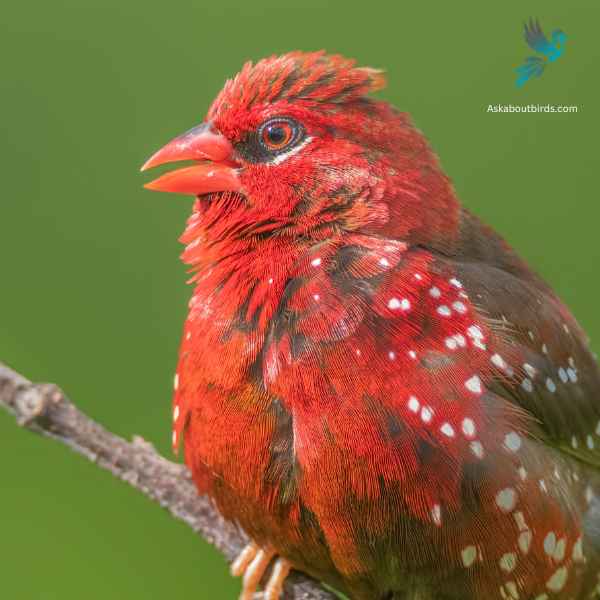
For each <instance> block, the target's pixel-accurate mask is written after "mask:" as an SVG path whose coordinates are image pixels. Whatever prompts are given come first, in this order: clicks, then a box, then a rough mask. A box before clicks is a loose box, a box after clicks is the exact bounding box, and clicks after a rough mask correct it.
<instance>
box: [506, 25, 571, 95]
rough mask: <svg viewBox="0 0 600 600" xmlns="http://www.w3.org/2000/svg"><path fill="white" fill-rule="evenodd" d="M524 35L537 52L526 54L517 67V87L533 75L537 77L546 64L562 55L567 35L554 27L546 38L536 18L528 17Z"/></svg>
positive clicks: (528, 43)
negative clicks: (535, 53)
mask: <svg viewBox="0 0 600 600" xmlns="http://www.w3.org/2000/svg"><path fill="white" fill-rule="evenodd" d="M524 37H525V41H526V42H527V45H528V46H529V47H530V48H531V49H532V50H534V51H535V52H537V55H535V56H528V57H527V59H525V62H524V63H523V64H522V65H521V66H520V67H517V69H516V71H517V75H518V77H517V82H516V83H517V87H522V86H523V85H525V82H527V81H529V79H531V78H533V77H539V76H540V75H541V74H542V73H543V72H544V69H545V68H546V65H548V64H550V63H551V62H554V61H556V60H557V59H558V58H559V57H560V56H562V54H563V52H564V51H565V42H566V41H567V35H566V34H565V33H564V31H562V30H560V29H555V30H554V31H553V32H552V35H551V39H550V40H548V38H547V37H546V36H545V34H544V32H543V31H542V28H541V27H540V23H539V21H538V20H537V19H536V20H534V19H529V23H525V31H524Z"/></svg>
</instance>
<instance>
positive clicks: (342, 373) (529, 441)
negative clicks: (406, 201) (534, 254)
mask: <svg viewBox="0 0 600 600" xmlns="http://www.w3.org/2000/svg"><path fill="white" fill-rule="evenodd" d="M301 262H302V264H300V265H299V266H298V272H297V273H296V277H294V278H293V279H292V281H291V282H290V283H289V284H288V288H287V290H286V294H285V295H284V302H283V303H282V306H281V308H280V310H279V314H278V315H277V316H276V317H275V318H274V319H273V322H272V327H271V333H270V334H269V336H268V337H267V340H266V350H265V353H264V361H263V380H264V382H265V385H266V387H267V389H269V391H270V392H271V393H272V394H274V395H275V396H276V397H278V398H280V399H282V404H283V405H284V406H285V407H286V409H287V410H289V411H290V413H291V420H292V422H293V432H294V435H293V448H294V454H295V457H296V460H297V463H298V465H299V471H298V472H299V473H301V479H300V483H299V490H300V494H301V497H302V502H303V503H304V505H305V506H306V507H307V508H308V509H309V510H310V511H311V513H312V514H314V515H315V517H316V518H317V520H318V522H319V527H320V528H321V530H322V534H323V535H324V536H325V538H326V540H327V544H328V547H329V549H330V552H331V556H332V558H333V560H334V562H335V563H336V566H337V567H338V569H340V571H342V572H348V573H351V572H353V571H355V570H356V569H360V568H364V562H363V561H364V560H366V559H365V553H367V554H369V553H370V552H371V551H372V548H373V544H375V543H376V542H375V541H374V540H377V543H380V542H381V543H383V544H393V545H394V552H395V553H396V554H395V556H397V558H398V560H399V561H400V564H402V561H408V562H409V563H410V564H417V565H420V564H431V560H432V556H431V553H434V552H439V553H440V555H439V557H438V559H439V564H442V563H443V561H444V560H446V559H445V558H444V557H445V556H447V555H448V553H453V555H455V558H456V560H457V561H458V562H459V563H460V561H461V559H462V564H463V566H465V567H466V566H470V565H471V564H472V563H474V562H476V561H478V560H480V559H481V556H482V551H483V553H484V555H485V556H486V560H487V559H490V562H489V564H490V565H492V566H491V567H490V570H489V571H487V572H486V573H487V574H484V575H482V578H481V579H479V580H477V582H471V583H472V584H473V585H476V586H479V587H478V590H479V591H480V592H481V593H483V594H484V595H482V596H481V597H491V596H490V595H489V594H491V590H492V588H493V589H494V590H495V589H497V587H493V586H497V581H498V577H499V574H498V573H500V571H499V572H498V573H496V571H494V569H496V570H497V569H498V568H503V567H502V564H503V563H502V560H503V558H504V560H505V561H509V562H510V557H509V558H506V555H507V553H509V550H508V549H510V548H516V547H517V544H519V546H520V547H521V548H522V549H523V548H524V549H525V550H523V553H524V554H528V556H527V558H526V559H523V560H520V562H519V566H518V568H517V569H516V570H515V575H514V577H515V579H516V580H518V581H519V582H520V585H521V586H522V588H521V589H522V591H523V592H524V595H525V596H526V597H529V595H532V594H533V595H535V592H536V589H537V588H536V586H537V585H538V584H539V583H540V581H541V582H542V585H543V582H544V581H547V580H548V579H549V578H550V577H551V576H552V571H553V570H554V569H555V568H556V567H554V566H552V564H551V563H548V561H547V556H546V555H545V554H544V549H543V548H542V546H541V544H538V547H536V548H535V549H532V551H531V552H529V550H530V545H531V530H530V528H529V526H528V524H527V522H528V520H529V512H528V510H529V508H528V507H530V506H531V505H525V506H524V505H522V504H521V503H520V500H519V499H520V498H529V499H530V500H531V501H534V502H535V503H536V506H539V507H540V510H542V511H543V513H544V514H545V515H546V516H550V515H551V516H552V526H553V527H555V528H557V529H556V530H557V531H558V530H560V531H561V532H563V533H564V535H565V540H566V541H565V542H563V544H568V546H567V547H568V550H569V552H573V553H575V550H574V548H575V544H576V543H577V540H578V536H579V535H580V527H579V524H578V523H577V522H576V519H575V517H574V516H573V515H575V514H577V511H575V510H573V509H572V507H571V506H567V505H569V502H570V500H569V497H568V495H567V494H565V493H563V492H564V490H563V488H562V485H566V484H567V483H566V482H567V481H569V482H570V483H571V484H572V481H570V480H569V477H571V476H572V474H573V473H574V472H575V471H576V470H577V467H571V466H570V464H568V463H567V461H566V459H565V455H564V453H563V451H566V452H568V453H570V454H575V455H576V456H577V457H581V458H583V459H584V460H587V461H589V462H595V461H596V454H595V452H596V450H595V448H590V447H589V445H588V444H586V442H585V440H586V439H587V438H586V436H587V435H588V434H590V433H593V428H594V427H595V426H596V422H597V419H598V410H597V406H596V404H595V402H594V393H595V392H596V391H597V390H598V387H599V379H598V373H597V370H595V367H594V366H593V365H592V359H591V357H590V356H589V351H588V350H587V348H586V347H584V346H583V345H582V344H581V343H580V342H579V341H578V336H579V334H580V330H579V328H578V326H577V325H576V323H575V322H574V320H573V319H572V317H571V316H570V315H569V314H568V313H567V311H566V309H564V307H563V306H562V305H561V304H560V303H559V302H558V300H556V298H555V297H554V296H553V295H552V294H551V292H550V291H549V290H548V288H547V287H545V286H544V285H543V284H541V283H540V284H539V285H534V286H532V285H530V284H528V283H525V282H523V281H521V280H520V279H522V273H517V271H518V270H516V271H515V272H514V273H511V272H504V271H503V269H501V268H499V267H498V268H496V267H492V266H490V265H487V264H478V263H473V264H470V263H468V262H466V261H461V260H460V259H459V258H457V257H447V256H441V255H436V254H435V253H432V252H429V251H428V250H426V249H423V248H414V249H407V248H406V246H404V245H403V244H402V243H401V242H398V241H395V240H389V239H381V238H374V237H371V236H361V235H355V236H353V238H352V239H350V240H349V239H347V240H345V243H344V245H343V246H341V247H338V246H336V245H335V244H331V245H329V246H322V245H321V246H318V247H316V248H315V249H314V252H312V253H311V254H310V255H308V256H306V257H305V258H304V259H303V261H301ZM513 271H514V270H513ZM540 302H541V304H540ZM565 326H567V327H568V329H569V332H567V331H566V330H565ZM529 332H531V335H530V334H529ZM532 336H533V338H532ZM544 344H545V345H546V347H547V349H548V353H547V354H546V353H544V349H543V345H544ZM526 364H528V365H531V368H532V369H535V372H533V371H531V373H530V371H529V367H528V366H525V365H526ZM588 369H591V373H592V374H591V375H586V374H584V372H587V370H588ZM563 370H564V374H563ZM526 377H529V379H530V380H531V387H532V391H529V389H525V387H526V388H529V385H528V384H524V382H525V380H526V379H525V378H526ZM550 379H551V380H552V385H551V384H549V383H548V381H549V380H550ZM524 385H525V387H523V386H524ZM586 423H587V429H586ZM590 428H592V429H590ZM573 436H576V437H577V439H578V440H580V442H579V444H578V446H577V447H574V445H573V444H571V442H570V440H571V438H572V437H573ZM540 437H543V438H545V439H547V440H549V441H550V442H551V445H549V446H548V451H547V452H546V451H544V452H540V441H539V438H540ZM552 469H554V472H555V473H556V474H557V476H558V477H562V480H561V482H562V483H560V485H557V486H555V487H554V488H552V489H550V490H549V491H548V490H547V489H546V484H545V482H544V477H546V475H547V473H548V471H552ZM540 482H541V483H540ZM580 497H583V491H582V492H581V494H580ZM519 506H522V507H523V508H521V509H519V511H518V513H515V514H513V513H514V511H515V509H516V508H517V507H519ZM515 515H516V516H515ZM531 518H532V519H533V518H534V515H531ZM538 518H539V517H538ZM357 523H360V524H361V531H358V532H356V524H357ZM544 526H545V525H544ZM440 528H441V529H440ZM558 528H560V529H558ZM439 531H442V532H443V535H441V537H440V534H439ZM542 531H543V526H542V524H540V523H538V527H537V532H536V535H538V536H539V535H540V534H541V533H542ZM436 532H438V533H436ZM428 536H431V539H430V542H431V543H428V542H427V541H426V540H425V541H423V543H422V544H418V545H414V544H413V543H412V542H413V541H414V540H415V539H421V538H427V537H428ZM382 540H383V541H382ZM385 540H387V541H385ZM490 540H491V541H490ZM398 541H399V543H397V542H398ZM385 547H387V546H385ZM457 548H458V549H457ZM423 549H425V550H423ZM460 549H462V555H461V554H460V553H461V550H460ZM482 549H483V550H482ZM419 552H427V553H429V555H428V556H420V555H419ZM433 560H435V558H434V559H433ZM436 564H437V563H436ZM486 564H487V563H486ZM498 565H500V567H498ZM511 568H512V567H511ZM488 576H489V580H486V579H485V578H486V577H488ZM486 581H487V582H486ZM471 583H468V582H467V583H465V585H467V584H468V585H471ZM486 586H489V587H486ZM486 594H487V595H486ZM477 597H480V596H477Z"/></svg>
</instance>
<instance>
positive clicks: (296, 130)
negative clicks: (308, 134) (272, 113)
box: [258, 118, 301, 152]
mask: <svg viewBox="0 0 600 600" xmlns="http://www.w3.org/2000/svg"><path fill="white" fill-rule="evenodd" d="M300 134H301V129H300V126H299V125H298V123H296V122H295V121H292V120H291V119H282V118H277V119H271V120H270V121H267V122H266V123H263V125H262V126H261V127H260V130H259V132H258V137H259V140H260V143H261V144H262V146H263V147H264V148H265V149H266V150H269V151H271V152H280V151H281V150H284V149H286V148H288V147H290V146H292V145H293V144H294V143H296V142H297V141H298V139H299V138H300Z"/></svg>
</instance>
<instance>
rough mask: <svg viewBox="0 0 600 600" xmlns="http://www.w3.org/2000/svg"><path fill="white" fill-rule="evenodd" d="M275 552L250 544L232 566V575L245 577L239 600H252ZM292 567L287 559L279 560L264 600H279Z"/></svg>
mask: <svg viewBox="0 0 600 600" xmlns="http://www.w3.org/2000/svg"><path fill="white" fill-rule="evenodd" d="M274 557H275V552H274V551H273V550H265V549H263V548H259V547H258V546H257V545H256V544H255V543H254V542H252V543H250V544H248V545H247V546H246V547H245V548H244V549H243V550H242V551H241V552H240V554H239V556H238V557H237V558H236V559H235V560H234V561H233V563H232V564H231V574H232V575H233V576H234V577H243V579H242V593H241V594H240V597H239V600H252V598H253V597H254V593H255V592H256V590H257V588H258V585H259V583H260V581H261V579H262V578H263V576H264V574H265V572H266V570H267V568H268V566H269V564H270V563H271V560H272V559H273V558H274ZM291 568H292V565H291V564H290V562H289V561H287V560H286V559H285V558H277V559H276V560H275V564H274V565H273V569H272V570H271V574H270V576H269V579H268V581H267V583H266V585H265V589H264V592H263V598H264V600H278V599H279V597H280V596H281V593H282V592H283V582H284V581H285V578H286V577H287V576H288V573H289V572H290V570H291Z"/></svg>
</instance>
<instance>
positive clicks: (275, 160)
mask: <svg viewBox="0 0 600 600" xmlns="http://www.w3.org/2000/svg"><path fill="white" fill-rule="evenodd" d="M312 139H313V138H312V137H311V136H308V137H306V138H304V139H303V140H302V143H301V144H298V146H295V147H294V148H290V149H289V150H288V151H287V152H282V153H281V154H277V156H275V157H274V158H273V159H272V160H270V161H269V162H268V163H267V164H269V165H279V164H281V163H282V162H283V161H284V160H287V159H288V158H290V156H294V154H297V153H298V152H300V150H302V148H304V147H305V146H307V145H308V144H309V143H310V142H311V141H312Z"/></svg>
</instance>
